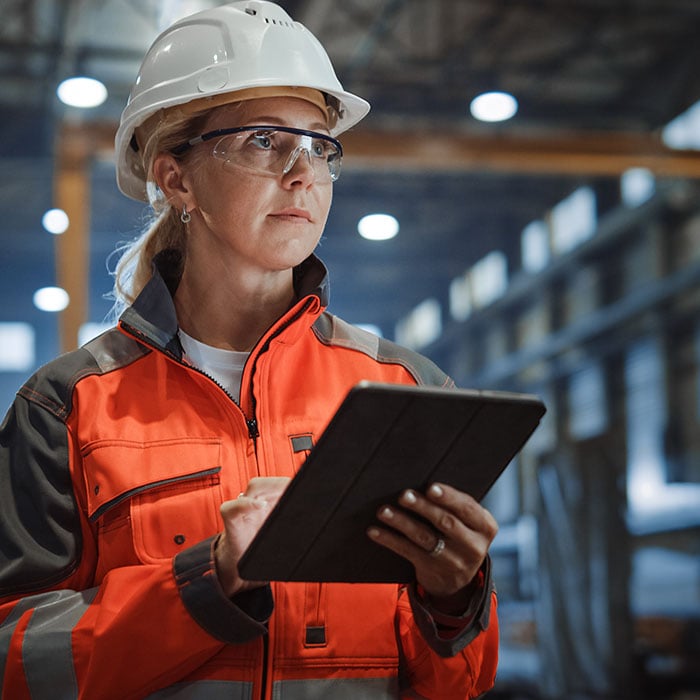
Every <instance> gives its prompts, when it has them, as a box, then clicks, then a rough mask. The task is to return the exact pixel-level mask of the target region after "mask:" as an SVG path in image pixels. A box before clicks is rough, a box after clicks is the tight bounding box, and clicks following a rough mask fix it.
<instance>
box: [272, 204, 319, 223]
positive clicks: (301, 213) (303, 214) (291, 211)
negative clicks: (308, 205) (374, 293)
mask: <svg viewBox="0 0 700 700" xmlns="http://www.w3.org/2000/svg"><path fill="white" fill-rule="evenodd" d="M270 216H274V217H275V218H276V219H286V220H288V221H294V220H299V219H303V220H304V221H308V222H310V221H311V214H310V213H309V212H308V211H306V209H297V208H296V207H289V208H287V209H280V210H279V211H275V212H272V214H270Z"/></svg>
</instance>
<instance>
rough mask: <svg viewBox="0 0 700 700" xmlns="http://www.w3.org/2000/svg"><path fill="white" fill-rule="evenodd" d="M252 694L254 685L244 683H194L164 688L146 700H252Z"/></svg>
mask: <svg viewBox="0 0 700 700" xmlns="http://www.w3.org/2000/svg"><path fill="white" fill-rule="evenodd" d="M252 694H253V684H252V683H244V682H243V681H193V682H192V683H176V684H175V685H171V686H169V687H168V688H163V690H159V691H158V692H156V693H153V694H152V695H149V696H148V697H147V698H146V700H166V699H169V698H173V699H174V700H218V698H226V700H250V699H251V697H252Z"/></svg>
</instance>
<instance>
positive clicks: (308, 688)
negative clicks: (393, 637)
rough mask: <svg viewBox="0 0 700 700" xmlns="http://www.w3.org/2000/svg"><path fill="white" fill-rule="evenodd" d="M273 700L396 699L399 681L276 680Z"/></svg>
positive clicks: (339, 679)
mask: <svg viewBox="0 0 700 700" xmlns="http://www.w3.org/2000/svg"><path fill="white" fill-rule="evenodd" d="M272 697H273V700H326V699H327V698H333V700H396V698H398V697H399V682H398V678H396V676H391V677H390V678H323V679H315V680H302V681H299V680H295V681H278V682H276V683H275V684H274V686H273V688H272Z"/></svg>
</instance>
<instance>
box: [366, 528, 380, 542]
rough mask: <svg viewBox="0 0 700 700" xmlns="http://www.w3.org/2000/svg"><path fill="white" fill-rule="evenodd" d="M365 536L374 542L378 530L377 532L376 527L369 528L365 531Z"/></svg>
mask: <svg viewBox="0 0 700 700" xmlns="http://www.w3.org/2000/svg"><path fill="white" fill-rule="evenodd" d="M367 534H368V535H369V536H370V537H371V538H372V539H373V540H376V539H377V538H378V537H379V530H377V528H376V527H370V528H369V529H368V530H367Z"/></svg>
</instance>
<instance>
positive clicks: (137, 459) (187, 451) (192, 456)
mask: <svg viewBox="0 0 700 700" xmlns="http://www.w3.org/2000/svg"><path fill="white" fill-rule="evenodd" d="M83 462H84V467H85V468H84V475H85V476H84V478H85V487H86V490H87V503H88V516H89V517H90V519H91V520H94V519H96V518H98V517H100V516H101V515H102V514H104V513H105V512H106V511H107V510H109V508H110V507H111V506H112V505H115V504H116V503H119V502H121V501H122V500H124V499H125V498H129V497H130V496H132V495H134V494H137V493H142V492H144V491H147V490H149V489H152V488H154V487H157V486H162V485H163V484H168V483H174V482H178V481H185V480H187V479H195V478H199V477H201V476H204V475H206V474H215V473H217V472H219V471H220V470H221V441H220V440H219V439H217V438H177V439H173V440H156V441H151V442H136V441H133V440H101V441H99V442H95V443H92V444H91V445H90V446H89V448H88V449H86V450H85V451H84V453H83Z"/></svg>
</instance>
